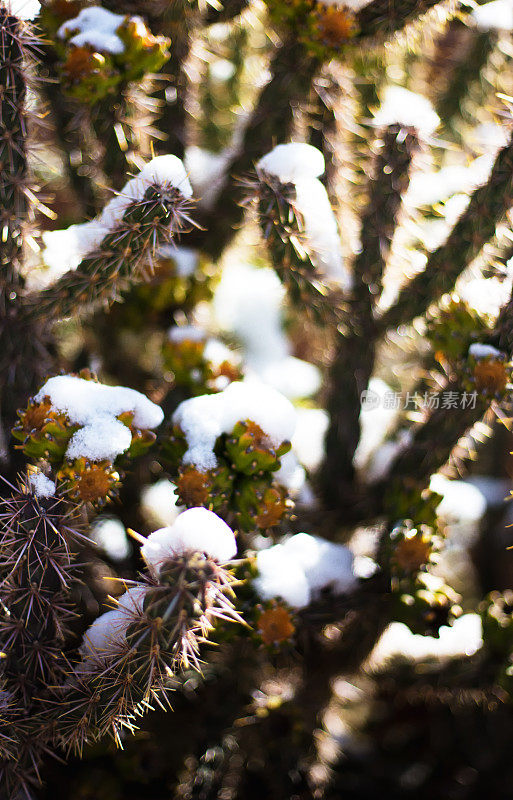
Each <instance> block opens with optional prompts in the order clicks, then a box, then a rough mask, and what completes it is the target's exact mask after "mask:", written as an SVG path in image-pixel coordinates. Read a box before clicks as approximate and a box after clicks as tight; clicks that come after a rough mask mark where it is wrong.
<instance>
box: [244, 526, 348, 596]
mask: <svg viewBox="0 0 513 800" xmlns="http://www.w3.org/2000/svg"><path fill="white" fill-rule="evenodd" d="M353 566H354V564H353V554H352V553H351V551H350V550H349V548H348V547H346V546H345V545H342V544H337V543H335V542H328V541H327V540H326V539H321V538H320V537H318V536H311V535H310V534H307V533H298V534H296V535H295V536H291V537H290V539H287V540H286V541H285V543H284V544H277V545H273V546H272V547H269V548H268V549H266V550H261V551H259V553H258V554H257V569H258V576H257V578H256V579H255V581H254V583H253V586H254V588H255V591H256V592H257V594H258V595H259V596H260V597H261V598H262V599H264V600H270V599H271V598H273V597H281V598H282V599H283V600H285V602H286V603H288V604H289V605H290V606H292V607H295V608H303V607H304V606H307V605H308V604H309V603H310V602H311V600H312V599H316V598H317V597H319V596H320V594H321V592H322V590H323V589H327V588H331V589H332V590H333V592H334V593H335V594H347V593H348V592H351V591H352V590H353V589H355V588H356V586H357V584H358V578H357V576H356V575H355V573H354V569H353Z"/></svg>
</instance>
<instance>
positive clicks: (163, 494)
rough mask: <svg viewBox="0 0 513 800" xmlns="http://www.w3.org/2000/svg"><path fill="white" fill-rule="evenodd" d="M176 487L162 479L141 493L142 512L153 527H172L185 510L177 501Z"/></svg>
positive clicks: (146, 487)
mask: <svg viewBox="0 0 513 800" xmlns="http://www.w3.org/2000/svg"><path fill="white" fill-rule="evenodd" d="M177 500H178V496H177V494H176V486H175V484H174V483H171V481H168V480H166V478H162V479H161V480H160V481H157V483H154V484H152V485H151V486H145V487H144V489H143V491H142V493H141V511H142V513H143V514H144V517H145V518H146V519H147V520H149V522H150V523H151V524H152V525H155V526H160V527H166V526H169V525H172V524H173V523H174V522H175V520H176V518H177V517H178V515H179V514H180V513H181V512H182V511H183V510H184V508H183V506H178V505H177V504H176V501H177Z"/></svg>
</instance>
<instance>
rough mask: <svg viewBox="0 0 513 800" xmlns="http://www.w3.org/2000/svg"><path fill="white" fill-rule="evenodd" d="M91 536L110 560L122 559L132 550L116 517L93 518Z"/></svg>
mask: <svg viewBox="0 0 513 800" xmlns="http://www.w3.org/2000/svg"><path fill="white" fill-rule="evenodd" d="M91 538H92V539H93V541H95V542H96V544H97V545H98V546H99V547H101V548H102V550H103V551H104V552H105V553H106V555H107V556H108V557H109V558H111V559H112V561H124V560H125V559H126V558H128V556H129V555H130V553H131V552H132V546H131V544H130V541H129V539H128V536H127V533H126V530H125V526H124V525H123V523H122V522H121V520H119V519H117V517H100V518H99V519H97V520H95V522H94V524H93V527H92V530H91Z"/></svg>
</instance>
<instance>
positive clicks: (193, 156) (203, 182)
mask: <svg viewBox="0 0 513 800" xmlns="http://www.w3.org/2000/svg"><path fill="white" fill-rule="evenodd" d="M232 159H233V152H232V150H231V149H226V150H223V151H221V152H220V153H214V152H212V151H211V150H205V149H204V148H203V147H197V146H196V145H192V146H190V147H188V148H187V149H186V151H185V166H186V169H187V174H188V175H189V176H190V179H191V183H192V185H193V187H194V195H195V197H197V198H198V205H199V206H200V207H202V208H204V209H209V208H211V207H212V205H213V204H214V202H215V200H216V198H217V196H218V194H219V192H220V191H221V189H222V188H223V186H224V184H225V182H226V177H227V173H228V170H229V167H230V163H231V161H232Z"/></svg>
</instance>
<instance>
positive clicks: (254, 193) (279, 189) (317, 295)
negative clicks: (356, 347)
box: [245, 170, 340, 324]
mask: <svg viewBox="0 0 513 800" xmlns="http://www.w3.org/2000/svg"><path fill="white" fill-rule="evenodd" d="M245 185H246V187H247V190H248V197H247V199H246V200H245V205H247V206H249V207H251V206H256V211H257V216H258V221H259V223H260V228H261V230H262V234H263V236H264V239H265V241H266V244H267V247H268V250H269V256H270V262H271V265H272V266H273V268H274V269H275V270H276V273H277V275H278V277H279V278H280V280H281V281H282V283H283V284H284V285H285V286H286V287H287V290H288V292H289V295H290V298H291V300H292V302H293V303H294V305H296V306H298V307H301V309H302V310H303V311H305V312H307V313H308V314H310V315H311V316H312V318H313V320H314V321H315V322H317V323H322V324H336V322H337V319H338V316H339V314H338V306H339V304H340V297H339V296H338V295H339V293H338V292H337V291H336V290H335V289H330V288H329V287H328V286H327V285H326V282H325V281H324V280H323V277H322V275H320V274H319V273H318V271H317V270H316V268H315V266H314V265H313V264H312V261H311V260H310V257H309V256H308V253H307V246H308V241H307V239H306V237H305V232H304V221H303V218H302V216H301V214H300V213H299V211H298V210H297V209H296V208H295V196H296V193H295V187H294V184H293V183H282V182H281V181H280V180H279V179H278V178H277V177H275V176H274V175H271V174H269V173H266V172H265V171H263V170H260V171H259V173H258V175H257V177H256V178H254V179H252V180H249V181H247V182H246V184H245Z"/></svg>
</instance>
